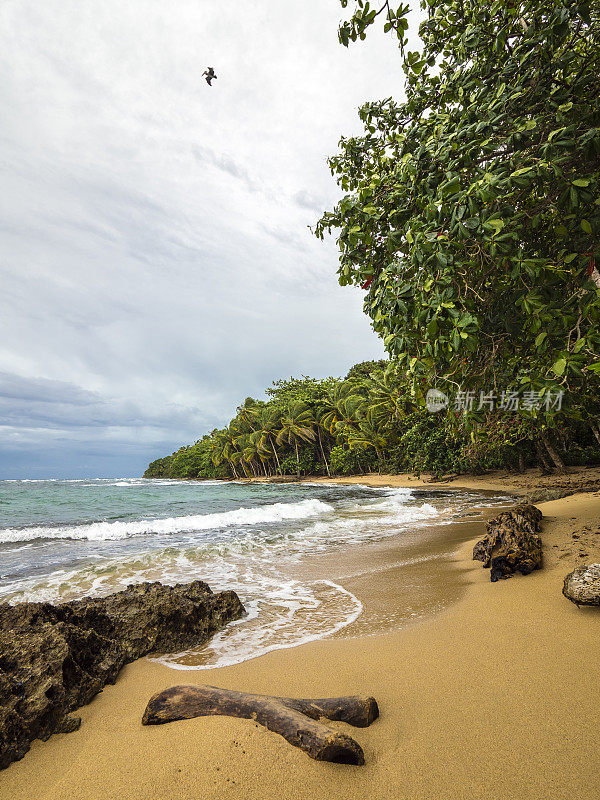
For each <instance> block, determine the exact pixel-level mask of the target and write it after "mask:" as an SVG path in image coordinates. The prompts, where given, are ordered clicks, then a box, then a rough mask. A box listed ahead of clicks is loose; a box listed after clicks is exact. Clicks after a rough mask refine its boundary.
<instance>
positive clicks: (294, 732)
mask: <svg viewBox="0 0 600 800" xmlns="http://www.w3.org/2000/svg"><path fill="white" fill-rule="evenodd" d="M219 714H220V715H224V716H227V717H242V718H243V719H252V720H255V721H256V722H258V723H259V724H260V725H264V727H265V728H267V730H270V731H273V732H274V733H278V734H279V735H280V736H283V738H284V739H286V741H288V742H289V743H290V744H292V745H294V747H299V748H300V749H301V750H304V752H305V753H308V755H309V756H310V757H311V758H314V759H316V760H317V761H333V762H335V763H337V764H357V765H361V764H364V763H365V757H364V754H363V751H362V748H361V747H360V745H359V744H358V743H357V742H355V741H354V739H351V738H350V736H345V735H344V734H343V733H338V732H337V731H334V730H332V729H331V728H328V727H327V726H326V725H323V724H322V723H321V722H319V721H318V720H319V719H320V718H321V717H325V719H329V720H334V721H337V722H347V723H348V724H349V725H354V726H355V727H356V728H366V727H367V726H368V725H370V724H371V723H372V722H373V721H374V720H376V719H377V717H378V716H379V709H378V708H377V703H376V702H375V699H374V698H373V697H366V698H363V697H327V698H324V699H321V700H296V699H293V698H291V697H271V696H269V695H262V694H248V693H246V692H233V691H229V690H228V689H219V688H217V687H216V686H186V685H182V686H173V687H171V688H170V689H165V690H164V691H162V692H158V693H157V694H155V695H154V696H153V697H151V698H150V701H149V702H148V705H147V706H146V710H145V711H144V716H143V718H142V724H143V725H161V724H163V723H165V722H174V721H175V720H179V719H192V718H193V717H204V716H209V715H219Z"/></svg>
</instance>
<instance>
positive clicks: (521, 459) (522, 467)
mask: <svg viewBox="0 0 600 800" xmlns="http://www.w3.org/2000/svg"><path fill="white" fill-rule="evenodd" d="M525 469H526V467H525V458H524V457H523V453H519V472H521V473H523V472H525Z"/></svg>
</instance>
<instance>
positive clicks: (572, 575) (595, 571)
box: [562, 564, 600, 606]
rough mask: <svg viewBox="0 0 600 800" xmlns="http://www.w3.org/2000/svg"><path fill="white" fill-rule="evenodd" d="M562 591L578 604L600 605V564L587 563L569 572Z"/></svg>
mask: <svg viewBox="0 0 600 800" xmlns="http://www.w3.org/2000/svg"><path fill="white" fill-rule="evenodd" d="M562 591H563V594H564V596H565V597H567V598H568V599H569V600H571V602H573V603H575V604H576V605H578V606H600V564H587V565H586V566H584V567H578V568H577V569H574V570H573V572H569V574H568V575H567V576H566V578H565V582H564V584H563V590H562Z"/></svg>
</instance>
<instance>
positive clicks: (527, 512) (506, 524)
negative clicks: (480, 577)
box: [473, 503, 542, 581]
mask: <svg viewBox="0 0 600 800" xmlns="http://www.w3.org/2000/svg"><path fill="white" fill-rule="evenodd" d="M541 520H542V512H541V511H540V510H539V508H536V507H535V506H532V505H529V504H527V503H523V504H521V505H519V506H516V508H514V509H513V510H512V511H503V512H502V513H501V514H498V515H497V516H496V517H494V518H493V519H491V520H489V522H488V523H487V526H486V533H485V536H484V537H483V539H481V540H480V541H479V542H477V544H476V545H475V547H474V548H473V559H474V560H475V561H483V566H484V567H491V571H490V580H492V581H497V580H500V579H501V578H508V577H510V575H512V574H513V573H514V572H520V573H521V575H529V573H530V572H533V570H534V569H539V568H540V567H541V566H542V540H541V539H540V537H539V536H538V535H537V534H538V532H539V531H540V530H541Z"/></svg>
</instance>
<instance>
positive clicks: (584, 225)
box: [581, 219, 592, 233]
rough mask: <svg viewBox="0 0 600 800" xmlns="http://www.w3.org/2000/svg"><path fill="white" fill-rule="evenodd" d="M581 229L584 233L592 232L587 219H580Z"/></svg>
mask: <svg viewBox="0 0 600 800" xmlns="http://www.w3.org/2000/svg"><path fill="white" fill-rule="evenodd" d="M581 227H582V228H583V230H584V231H585V232H586V233H591V232H592V226H591V225H590V223H589V222H588V221H587V219H582V220H581Z"/></svg>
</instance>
